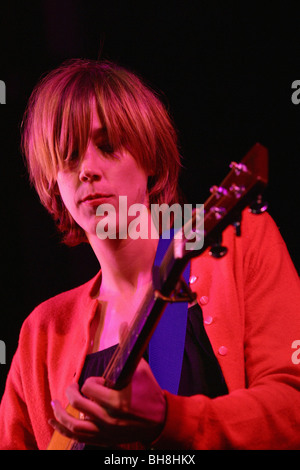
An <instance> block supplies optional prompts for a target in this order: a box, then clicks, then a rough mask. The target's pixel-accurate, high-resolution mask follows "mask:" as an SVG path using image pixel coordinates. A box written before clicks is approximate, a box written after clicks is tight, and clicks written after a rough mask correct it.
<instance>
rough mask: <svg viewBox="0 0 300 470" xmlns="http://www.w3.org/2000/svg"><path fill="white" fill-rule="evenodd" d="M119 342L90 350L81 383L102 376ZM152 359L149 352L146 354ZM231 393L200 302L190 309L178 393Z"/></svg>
mask: <svg viewBox="0 0 300 470" xmlns="http://www.w3.org/2000/svg"><path fill="white" fill-rule="evenodd" d="M116 347H117V345H115V346H111V347H110V348H107V349H104V350H103V351H98V352H95V353H93V354H89V355H88V356H87V357H86V360H85V364H84V366H83V370H82V373H81V376H80V380H79V386H80V387H81V386H82V384H83V383H84V381H85V380H86V379H87V378H88V377H92V376H101V375H102V374H103V372H104V370H105V368H106V366H107V365H108V363H109V361H110V359H111V357H112V354H113V352H114V350H115V348H116ZM144 357H145V359H146V360H147V359H148V353H147V352H146V353H145V355H144ZM226 393H228V390H227V386H226V383H225V380H224V377H223V374H222V371H221V368H220V366H219V363H218V361H217V358H216V356H215V354H214V352H213V349H212V346H211V344H210V341H209V339H208V336H207V334H206V331H205V328H204V325H203V315H202V310H201V308H200V306H199V305H198V304H196V305H194V306H193V307H190V308H189V309H188V318H187V328H186V338H185V349H184V357H183V363H182V370H181V379H180V384H179V389H178V395H181V396H191V395H197V394H203V395H206V396H208V397H210V398H214V397H217V396H220V395H225V394H226Z"/></svg>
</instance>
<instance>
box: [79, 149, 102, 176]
mask: <svg viewBox="0 0 300 470" xmlns="http://www.w3.org/2000/svg"><path fill="white" fill-rule="evenodd" d="M101 176H102V175H101V168H100V159H99V156H98V155H97V154H96V152H95V150H94V149H93V148H92V147H91V145H89V146H88V148H87V151H86V153H85V155H84V157H83V159H82V161H81V167H80V171H79V179H80V181H81V182H82V183H87V182H89V183H91V182H93V181H99V180H100V179H101Z"/></svg>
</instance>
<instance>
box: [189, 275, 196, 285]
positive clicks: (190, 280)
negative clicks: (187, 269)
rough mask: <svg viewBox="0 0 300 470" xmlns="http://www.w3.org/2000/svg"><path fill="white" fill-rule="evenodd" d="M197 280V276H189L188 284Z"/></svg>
mask: <svg viewBox="0 0 300 470" xmlns="http://www.w3.org/2000/svg"><path fill="white" fill-rule="evenodd" d="M197 279H198V277H197V276H191V277H190V279H189V282H190V284H194V282H196V281H197Z"/></svg>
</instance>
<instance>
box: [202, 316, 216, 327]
mask: <svg viewBox="0 0 300 470" xmlns="http://www.w3.org/2000/svg"><path fill="white" fill-rule="evenodd" d="M213 321H214V319H213V317H211V316H210V315H207V317H205V318H204V323H205V324H206V325H210V324H211V323H212V322H213Z"/></svg>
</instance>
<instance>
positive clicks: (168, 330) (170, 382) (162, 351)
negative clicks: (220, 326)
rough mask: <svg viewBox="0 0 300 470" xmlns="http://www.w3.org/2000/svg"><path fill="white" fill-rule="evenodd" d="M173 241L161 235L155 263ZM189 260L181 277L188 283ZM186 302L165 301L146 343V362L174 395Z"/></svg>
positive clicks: (159, 380)
mask: <svg viewBox="0 0 300 470" xmlns="http://www.w3.org/2000/svg"><path fill="white" fill-rule="evenodd" d="M171 240H172V236H171V237H168V239H164V238H162V237H161V238H160V239H159V243H158V247H157V252H156V257H155V261H154V266H157V267H158V266H160V264H161V262H162V260H163V257H164V255H165V253H166V251H167V249H168V246H169V244H170V242H171ZM189 276H190V263H189V264H188V265H187V267H186V269H185V271H184V273H183V277H184V280H185V282H186V283H187V284H188V283H189ZM187 312H188V304H187V302H177V303H168V304H167V307H166V309H165V311H164V313H163V315H162V317H161V319H160V321H159V323H158V325H157V327H156V330H155V331H154V334H153V335H152V338H151V340H150V343H149V364H150V367H151V370H152V372H153V375H154V377H155V378H156V380H157V382H158V383H159V385H160V387H161V388H162V389H163V390H167V391H168V392H170V393H173V394H175V395H177V393H178V388H179V383H180V377H181V368H182V360H183V353H184V345H185V335H186V323H187Z"/></svg>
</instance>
